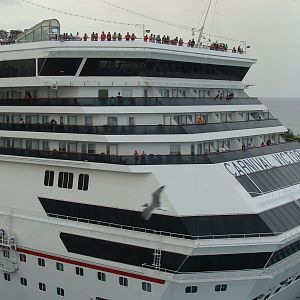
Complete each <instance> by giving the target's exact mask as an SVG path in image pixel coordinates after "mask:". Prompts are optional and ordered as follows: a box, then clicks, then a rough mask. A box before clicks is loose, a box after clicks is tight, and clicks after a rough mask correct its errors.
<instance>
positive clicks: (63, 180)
mask: <svg viewBox="0 0 300 300" xmlns="http://www.w3.org/2000/svg"><path fill="white" fill-rule="evenodd" d="M73 178H74V174H73V173H68V172H59V174H58V187H60V188H64V189H72V188H73Z"/></svg>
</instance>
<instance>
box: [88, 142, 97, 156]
mask: <svg viewBox="0 0 300 300" xmlns="http://www.w3.org/2000/svg"><path fill="white" fill-rule="evenodd" d="M88 153H89V154H95V153H96V145H95V144H88Z"/></svg>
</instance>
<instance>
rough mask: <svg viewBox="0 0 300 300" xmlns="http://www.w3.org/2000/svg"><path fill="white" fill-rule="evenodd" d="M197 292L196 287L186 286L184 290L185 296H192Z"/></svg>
mask: <svg viewBox="0 0 300 300" xmlns="http://www.w3.org/2000/svg"><path fill="white" fill-rule="evenodd" d="M197 291H198V287H197V286H195V285H192V286H187V287H186V288H185V292H186V294H194V293H197Z"/></svg>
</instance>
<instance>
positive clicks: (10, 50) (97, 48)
mask: <svg viewBox="0 0 300 300" xmlns="http://www.w3.org/2000/svg"><path fill="white" fill-rule="evenodd" d="M47 57H69V58H70V57H74V58H78V57H84V58H98V57H101V58H121V57H122V58H147V59H161V60H170V59H171V60H174V61H184V62H195V63H201V62H202V63H203V62H205V63H207V64H221V65H231V66H232V65H237V66H244V67H250V66H251V65H252V64H253V63H255V62H256V60H255V59H252V58H250V57H249V56H248V55H247V54H246V53H232V51H230V50H228V51H217V50H211V49H210V47H208V46H201V47H199V48H196V47H188V46H187V45H183V46H178V45H169V44H160V43H150V42H144V41H142V40H134V41H126V40H122V41H69V40H68V41H65V40H61V41H41V42H29V43H17V44H10V45H1V47H0V61H5V60H14V59H20V58H23V59H29V58H47Z"/></svg>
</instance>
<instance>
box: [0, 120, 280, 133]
mask: <svg viewBox="0 0 300 300" xmlns="http://www.w3.org/2000/svg"><path fill="white" fill-rule="evenodd" d="M276 126H282V124H281V123H280V122H279V121H278V120H276V119H269V120H261V121H242V122H227V123H208V124H205V125H195V124H192V125H131V126H109V125H105V126H84V125H63V124H56V125H55V124H16V123H0V130H8V131H30V132H55V133H77V134H98V135H150V134H152V135H161V134H196V133H209V132H222V131H233V130H243V129H254V128H265V127H276Z"/></svg>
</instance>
